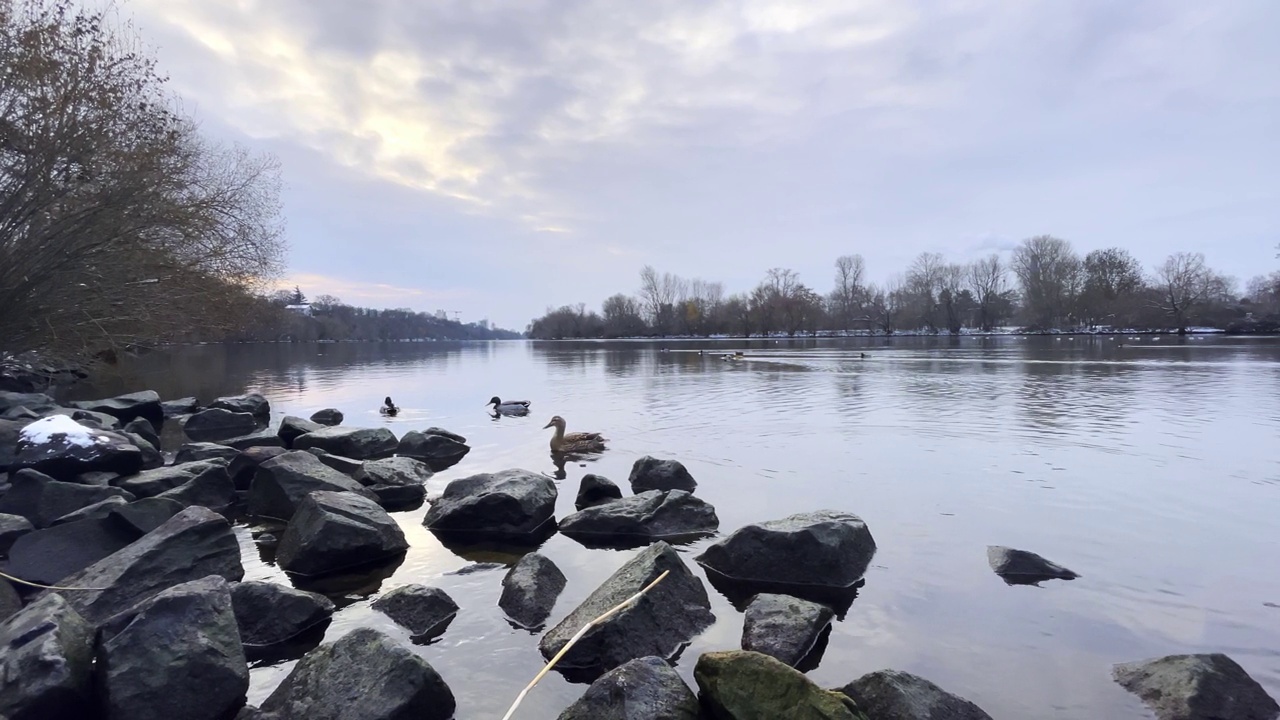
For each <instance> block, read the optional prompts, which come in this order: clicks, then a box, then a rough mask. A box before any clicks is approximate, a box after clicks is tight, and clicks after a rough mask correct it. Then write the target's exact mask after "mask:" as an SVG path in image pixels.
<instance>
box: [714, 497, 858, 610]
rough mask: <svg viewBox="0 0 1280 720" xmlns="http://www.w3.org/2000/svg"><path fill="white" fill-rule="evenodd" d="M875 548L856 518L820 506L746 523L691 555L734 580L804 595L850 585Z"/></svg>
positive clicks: (852, 584)
mask: <svg viewBox="0 0 1280 720" xmlns="http://www.w3.org/2000/svg"><path fill="white" fill-rule="evenodd" d="M875 552H876V543H875V540H874V539H872V537H871V531H870V530H868V529H867V525H866V523H864V522H862V519H861V518H859V517H858V516H857V515H854V514H852V513H847V512H840V511H836V510H819V511H817V512H811V513H800V514H797V515H791V516H788V517H785V518H782V519H781V520H771V521H769V522H764V523H758V524H752V525H747V526H745V527H742V528H740V529H738V530H735V531H734V532H733V533H732V534H730V535H729V536H728V537H727V538H725V539H724V540H721V541H720V542H718V543H716V544H714V545H711V546H710V547H708V548H707V549H706V550H705V551H704V552H703V553H702V554H701V555H699V556H698V557H697V558H696V559H697V561H698V563H700V564H701V565H702V566H703V567H705V568H707V569H709V570H711V571H713V572H716V573H719V574H721V575H723V576H725V577H728V578H730V579H732V580H735V581H737V582H741V583H749V584H755V585H759V586H761V589H762V590H773V589H776V588H788V589H789V590H794V591H795V592H794V593H791V592H789V593H788V594H797V595H805V594H806V593H807V591H810V590H816V589H819V588H840V589H844V588H850V587H853V586H854V585H855V584H856V583H857V582H858V581H859V580H860V579H861V578H862V575H863V573H864V572H866V569H867V566H868V565H869V564H870V563H871V558H872V556H874V555H875Z"/></svg>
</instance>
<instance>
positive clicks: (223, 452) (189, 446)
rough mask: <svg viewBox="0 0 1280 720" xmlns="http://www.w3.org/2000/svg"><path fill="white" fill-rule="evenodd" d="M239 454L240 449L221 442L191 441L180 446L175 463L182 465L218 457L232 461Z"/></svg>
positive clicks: (174, 459) (174, 457)
mask: <svg viewBox="0 0 1280 720" xmlns="http://www.w3.org/2000/svg"><path fill="white" fill-rule="evenodd" d="M239 454H240V451H239V450H237V449H235V448H233V447H228V446H226V445H223V444H221V443H214V442H190V443H185V444H183V446H182V447H180V448H178V452H177V453H176V454H175V455H174V456H173V464H174V465H182V464H183V463H191V462H196V461H197V460H214V459H218V458H221V459H223V460H226V461H227V462H231V461H232V460H234V459H235V458H236V456H237V455H239Z"/></svg>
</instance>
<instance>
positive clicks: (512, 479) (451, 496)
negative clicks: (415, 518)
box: [423, 470, 556, 539]
mask: <svg viewBox="0 0 1280 720" xmlns="http://www.w3.org/2000/svg"><path fill="white" fill-rule="evenodd" d="M555 510H556V484H555V482H554V481H552V480H551V478H549V477H546V476H545V475H539V474H537V473H533V472H529V471H528V470H503V471H501V472H496V473H483V474H480V475H472V476H471V477H465V478H461V479H458V480H454V481H453V482H451V483H449V484H448V486H446V487H445V489H444V494H443V495H442V496H441V497H440V499H439V500H437V501H435V502H433V503H432V505H431V509H430V510H428V511H427V514H426V517H425V518H424V519H423V525H426V526H427V527H428V528H430V529H432V530H434V531H438V532H446V533H466V534H468V535H472V536H476V537H490V538H496V539H505V538H520V537H527V536H530V535H535V534H537V533H539V532H542V531H544V530H545V529H546V526H548V525H549V524H553V523H554V522H555V520H554V518H553V517H552V516H553V515H554V514H555Z"/></svg>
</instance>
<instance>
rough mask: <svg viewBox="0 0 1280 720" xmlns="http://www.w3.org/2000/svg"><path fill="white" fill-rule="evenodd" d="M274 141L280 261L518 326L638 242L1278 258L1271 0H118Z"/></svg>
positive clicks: (655, 255)
mask: <svg viewBox="0 0 1280 720" xmlns="http://www.w3.org/2000/svg"><path fill="white" fill-rule="evenodd" d="M122 10H123V12H124V13H125V14H126V15H128V16H131V17H132V20H133V22H134V25H135V27H136V29H137V31H138V33H139V34H140V35H141V37H142V39H143V41H144V42H145V43H146V44H147V45H148V46H150V47H151V48H152V49H153V50H154V52H155V54H156V56H157V57H158V59H159V62H160V68H161V70H162V71H163V72H164V73H166V74H167V75H168V76H169V77H170V82H171V85H172V87H173V89H174V90H175V91H176V92H177V93H178V94H179V95H180V96H181V97H182V99H183V106H184V108H185V109H186V111H187V112H189V113H191V114H192V115H194V116H195V117H196V118H198V120H199V121H200V123H201V125H202V127H203V128H204V130H205V131H206V132H208V133H209V134H211V135H213V136H216V137H218V138H221V139H225V140H228V141H234V142H238V143H241V144H244V145H246V146H248V147H250V148H252V149H254V150H257V151H261V152H269V153H272V154H274V155H276V156H277V157H278V158H279V159H280V161H281V163H282V167H283V176H284V182H285V185H286V189H285V192H284V197H283V201H284V212H285V216H286V219H287V223H288V239H289V244H290V253H289V267H288V272H287V276H286V277H285V278H284V280H283V283H284V284H286V285H289V286H292V285H294V284H297V285H299V286H300V287H301V288H302V289H303V291H304V292H306V293H307V294H309V295H312V296H314V295H317V294H322V293H323V294H330V295H336V296H338V297H340V298H341V299H342V300H344V301H346V302H348V303H351V304H358V305H370V306H374V307H410V308H414V309H418V310H428V311H435V310H437V309H444V310H447V311H449V312H450V313H453V312H454V311H456V312H458V313H459V316H460V317H461V319H462V320H463V321H464V322H465V321H475V320H480V319H482V318H487V319H489V320H490V321H492V322H495V323H497V324H499V325H501V326H504V327H509V328H514V329H523V328H524V327H525V325H526V324H527V323H528V321H529V320H530V319H531V318H533V317H535V316H538V315H541V314H542V313H543V312H544V311H545V310H546V309H547V308H548V307H549V306H558V305H562V304H570V303H578V302H585V303H587V305H588V306H591V307H598V306H599V303H600V302H601V301H602V300H603V299H604V298H606V297H607V296H609V295H611V294H613V293H615V292H619V291H621V292H634V291H635V290H636V289H637V288H638V285H639V280H638V274H639V271H640V269H641V267H643V266H644V265H646V264H648V265H652V266H654V267H655V268H657V269H658V270H659V271H669V272H673V273H677V274H679V275H681V276H684V277H687V278H693V277H700V278H703V279H707V280H717V281H721V282H723V283H724V285H725V289H726V291H728V292H734V291H742V290H748V289H750V288H751V287H753V286H754V285H755V284H756V283H757V282H759V280H760V279H761V278H762V277H763V276H764V273H765V271H766V270H767V269H769V268H771V267H784V268H791V269H793V270H796V271H797V272H799V273H800V276H801V279H802V280H803V281H804V282H806V283H807V284H809V285H810V286H811V287H813V288H815V289H816V290H819V291H820V292H825V291H827V290H828V289H829V288H830V287H831V285H832V280H833V276H834V268H833V264H834V261H835V258H836V257H838V256H840V255H844V254H851V253H858V254H861V255H862V256H863V257H864V258H865V260H866V264H867V272H868V278H869V279H870V280H873V281H884V280H887V279H889V278H890V277H891V276H893V275H895V274H897V273H900V272H902V271H903V270H904V269H905V268H906V267H907V265H908V264H909V263H910V262H911V260H912V259H913V258H914V257H915V256H916V255H918V254H919V253H921V252H940V253H943V254H944V255H945V256H946V257H947V259H948V260H950V261H953V262H967V261H971V260H974V259H976V258H978V257H981V256H984V255H987V254H990V253H992V252H1002V253H1008V252H1009V250H1010V249H1011V248H1012V247H1013V246H1014V245H1016V244H1017V243H1018V242H1019V241H1020V240H1022V239H1023V238H1027V237H1030V236H1033V235H1039V234H1052V235H1056V236H1058V237H1062V238H1065V239H1067V240H1069V241H1071V242H1072V244H1073V245H1074V246H1075V247H1076V249H1077V250H1078V251H1080V252H1081V253H1083V252H1087V251H1089V250H1092V249H1097V248H1102V247H1110V246H1120V247H1123V248H1126V249H1128V250H1129V251H1131V252H1132V253H1133V254H1134V255H1135V256H1136V257H1137V258H1138V259H1139V260H1140V261H1142V262H1143V263H1144V264H1146V265H1147V266H1148V267H1151V266H1152V265H1154V264H1155V263H1158V262H1159V261H1161V260H1163V259H1164V258H1165V257H1166V256H1167V255H1169V254H1170V253H1172V252H1180V251H1188V252H1203V253H1204V254H1205V255H1206V257H1207V259H1208V261H1209V263H1210V264H1211V265H1212V266H1214V267H1215V268H1216V269H1217V270H1219V271H1220V272H1223V273H1225V274H1228V275H1233V276H1236V277H1237V278H1238V279H1239V280H1240V281H1241V283H1242V284H1243V282H1244V281H1245V280H1247V279H1248V278H1249V277H1251V276H1253V275H1256V274H1260V273H1267V272H1270V271H1272V270H1275V269H1277V268H1280V261H1278V260H1276V245H1277V243H1280V81H1277V79H1276V78H1277V76H1276V69H1277V68H1280V3H1278V2H1275V0H1225V1H1224V2H1217V3H1206V2H1203V0H1196V1H1194V2H1188V1H1184V0H1126V1H1125V2H1120V3H1117V2H1114V1H1112V0H1106V1H1103V0H1072V2H1050V1H1048V0H1044V1H1032V0H844V1H841V2H831V1H827V0H806V1H805V2H799V1H797V0H789V1H784V0H650V1H647V2H619V1H617V0H610V1H606V0H524V1H523V2H518V3H517V2H496V1H494V0H432V1H431V2H422V1H421V0H363V1H362V2H360V3H355V2H349V0H225V1H220V2H210V1H209V0H124V2H123V3H122Z"/></svg>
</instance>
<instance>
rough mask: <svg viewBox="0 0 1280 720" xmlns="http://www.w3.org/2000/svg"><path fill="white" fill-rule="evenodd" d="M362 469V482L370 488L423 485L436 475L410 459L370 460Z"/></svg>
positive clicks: (425, 465) (418, 461)
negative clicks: (377, 486) (374, 486)
mask: <svg viewBox="0 0 1280 720" xmlns="http://www.w3.org/2000/svg"><path fill="white" fill-rule="evenodd" d="M329 457H334V456H333V455H330V456H329ZM321 462H323V459H322V460H321ZM361 469H362V470H364V479H363V480H362V481H361V482H363V483H364V484H365V485H370V486H373V485H422V484H424V483H426V482H427V481H428V480H430V479H431V476H432V475H434V474H435V473H433V472H431V468H430V467H428V466H427V464H426V463H424V462H422V461H421V460H415V459H413V458H408V457H392V458H384V459H382V460H369V461H367V462H365V463H364V464H363V465H362V467H361Z"/></svg>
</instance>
